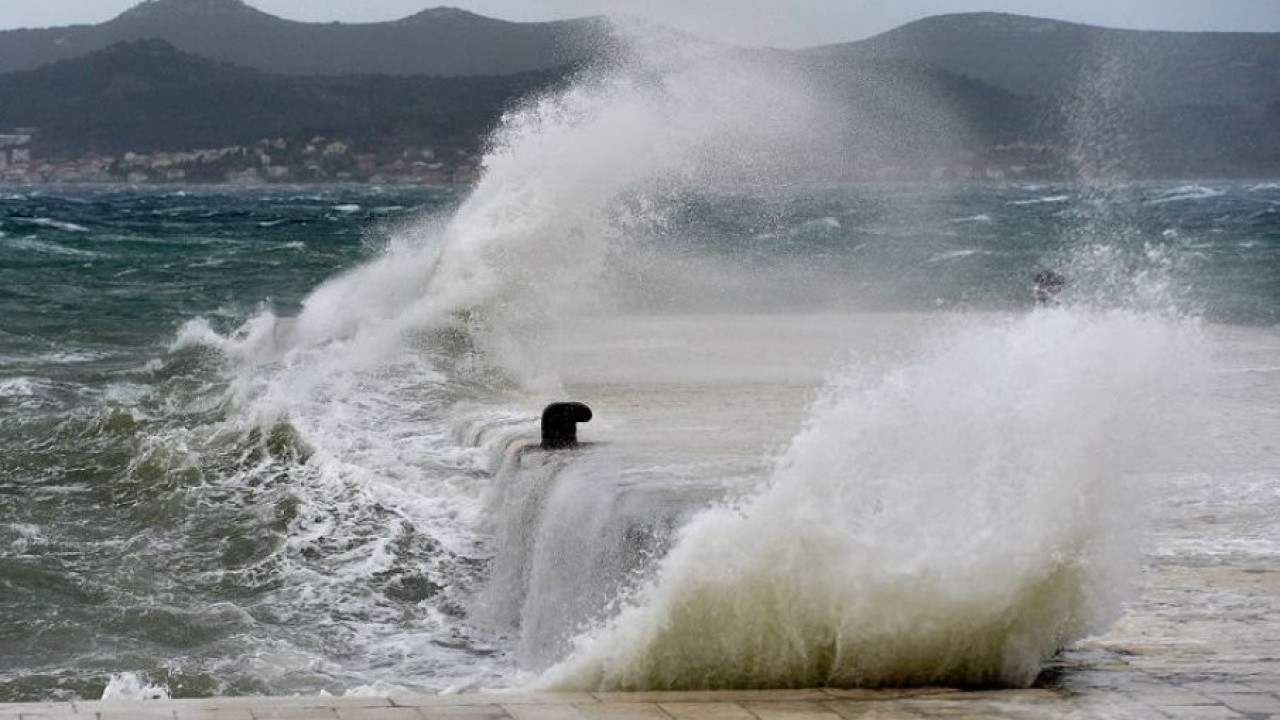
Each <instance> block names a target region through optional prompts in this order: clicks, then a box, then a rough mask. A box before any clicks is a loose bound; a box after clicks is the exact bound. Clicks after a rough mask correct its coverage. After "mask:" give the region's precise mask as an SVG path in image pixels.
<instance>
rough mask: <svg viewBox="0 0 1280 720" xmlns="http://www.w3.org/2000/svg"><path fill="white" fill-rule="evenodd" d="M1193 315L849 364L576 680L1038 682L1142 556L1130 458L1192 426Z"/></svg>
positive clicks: (1102, 618)
mask: <svg viewBox="0 0 1280 720" xmlns="http://www.w3.org/2000/svg"><path fill="white" fill-rule="evenodd" d="M1204 346H1205V344H1204V343H1203V341H1202V340H1201V337H1200V332H1199V329H1198V326H1197V325H1196V324H1195V323H1193V322H1179V321H1175V320H1167V319H1161V318H1158V317H1153V316H1150V315H1146V314H1141V313H1136V312H1131V311H1112V312H1104V313H1095V312H1090V311H1081V310H1068V309H1056V310H1050V311H1043V312H1037V313H1033V314H1031V315H1029V316H1026V317H1024V318H1021V319H1016V320H1011V321H1008V322H1002V323H995V324H993V325H984V324H980V323H975V324H970V325H969V326H967V327H965V328H963V329H961V330H958V331H956V332H955V333H954V334H953V335H952V336H950V337H947V338H944V339H942V340H940V341H939V342H938V343H937V345H936V347H935V348H934V349H933V351H932V352H929V353H926V354H925V356H924V357H923V358H922V359H920V360H919V361H917V362H915V363H913V364H909V365H906V366H904V367H901V368H899V369H897V370H894V371H892V372H889V373H887V374H885V375H883V376H880V377H864V376H863V375H862V374H860V373H859V372H857V371H856V370H852V371H849V372H848V373H846V374H844V375H842V376H841V377H839V378H837V379H835V380H834V381H833V383H832V384H831V386H830V387H829V388H828V390H827V391H826V393H825V395H824V396H823V398H822V399H821V400H820V401H819V402H818V403H817V404H816V405H815V407H814V408H813V410H812V413H811V415H810V417H809V420H808V422H807V423H806V425H805V427H804V429H803V430H802V431H801V432H800V433H799V434H798V435H797V437H796V438H795V440H794V441H793V442H792V444H791V447H790V448H789V450H788V451H787V452H786V453H785V455H784V456H783V457H782V459H781V461H780V462H779V464H778V467H777V469H776V472H775V474H774V478H773V480H772V482H771V484H770V485H769V487H768V488H767V489H765V490H763V491H762V492H760V493H759V494H758V495H757V496H755V497H754V498H752V499H751V500H749V501H748V502H746V503H743V504H741V505H737V506H724V507H717V508H714V509H711V510H709V511H707V512H705V513H703V514H702V515H700V516H699V517H697V518H696V519H695V520H694V521H693V522H691V523H690V524H689V525H688V526H687V527H686V528H685V529H684V530H683V531H682V533H681V536H680V540H679V543H678V545H677V546H676V547H675V548H674V550H673V551H672V552H671V553H670V555H669V556H668V557H667V558H666V559H665V560H664V561H663V563H662V565H661V568H660V571H659V573H658V575H657V577H656V579H655V580H654V581H653V582H652V584H651V585H650V586H648V588H647V589H646V590H645V591H644V592H643V593H642V594H641V596H640V599H639V600H638V602H636V603H635V604H633V605H632V606H630V607H629V608H627V609H626V610H624V611H623V612H622V613H621V614H620V615H618V616H617V617H616V618H615V619H614V620H613V621H612V622H610V623H609V624H608V625H606V626H605V627H603V628H601V629H598V630H597V631H595V632H593V633H590V634H587V635H585V636H583V637H581V638H579V639H578V641H577V649H576V652H575V653H574V655H573V656H571V657H570V658H569V659H567V660H566V661H564V662H563V663H561V664H560V665H559V666H557V667H555V668H552V669H551V670H550V671H548V672H547V673H546V674H545V675H544V676H543V677H542V678H540V679H539V680H538V682H537V683H536V684H537V685H539V686H541V687H548V688H555V689H605V688H607V689H621V690H641V689H694V688H753V687H755V688H766V687H767V688H777V687H809V686H840V687H878V686H897V685H929V684H948V685H977V686H987V685H996V686H1025V685H1028V684H1030V683H1031V682H1032V680H1034V678H1035V677H1036V675H1037V674H1038V673H1039V671H1040V668H1041V665H1042V663H1043V662H1044V660H1045V659H1047V658H1048V657H1050V656H1051V655H1052V654H1054V653H1055V652H1056V651H1058V650H1059V649H1062V648H1064V647H1066V646H1067V645H1069V644H1070V643H1071V642H1073V641H1075V640H1077V639H1079V638H1081V637H1084V636H1086V635H1089V634H1091V633H1096V632H1099V631H1101V630H1104V629H1105V628H1106V627H1107V626H1108V624H1109V623H1110V622H1111V621H1112V620H1113V619H1114V617H1115V616H1116V614H1117V612H1118V609H1119V602H1120V599H1121V595H1122V588H1123V587H1124V584H1125V582H1124V581H1125V580H1126V579H1127V578H1128V577H1129V576H1130V575H1131V574H1132V573H1133V571H1134V569H1135V565H1136V554H1137V553H1136V531H1135V529H1134V521H1133V518H1134V515H1135V513H1134V512H1133V508H1132V506H1131V505H1132V504H1131V498H1130V497H1129V493H1128V492H1127V489H1126V481H1125V477H1126V474H1128V473H1133V472H1139V471H1141V470H1142V467H1141V463H1142V462H1143V461H1144V458H1149V457H1152V456H1153V455H1158V454H1159V453H1160V451H1161V450H1162V449H1164V448H1169V447H1177V446H1178V445H1179V443H1184V442H1185V441H1186V440H1187V438H1188V434H1187V432H1184V430H1186V429H1187V427H1189V426H1188V425H1187V423H1188V422H1190V424H1191V425H1194V424H1195V423H1194V418H1189V416H1193V415H1194V412H1193V411H1192V409H1191V407H1190V406H1189V404H1188V399H1189V398H1194V397H1195V393H1196V392H1197V390H1196V388H1197V387H1198V384H1199V382H1200V379H1201V377H1202V376H1203V375H1204V372H1205V367H1206V362H1207V361H1206V353H1205V349H1204Z"/></svg>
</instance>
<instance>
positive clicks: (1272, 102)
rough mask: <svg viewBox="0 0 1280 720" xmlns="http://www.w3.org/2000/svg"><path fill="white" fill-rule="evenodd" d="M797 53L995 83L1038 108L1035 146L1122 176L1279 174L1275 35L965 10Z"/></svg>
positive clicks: (1279, 38) (1279, 68) (1278, 45)
mask: <svg viewBox="0 0 1280 720" xmlns="http://www.w3.org/2000/svg"><path fill="white" fill-rule="evenodd" d="M800 55H801V56H802V57H804V58H807V59H809V60H811V61H823V62H827V63H834V64H841V63H858V62H868V61H877V62H883V61H886V60H898V61H902V62H911V63H920V64H922V65H925V66H930V67H936V68H941V69H944V70H947V71H950V72H952V73H957V74H960V75H963V76H966V77H970V78H973V79H975V80H978V81H981V82H984V83H988V84H990V85H993V86H995V87H999V88H1002V89H1004V90H1007V91H1009V92H1011V93H1015V94H1016V95H1018V96H1020V97H1022V98H1024V99H1026V100H1028V101H1029V102H1031V103H1032V104H1034V105H1035V106H1038V107H1039V110H1038V111H1037V112H1036V113H1035V117H1036V120H1037V125H1038V128H1039V129H1038V130H1037V131H1036V134H1037V135H1039V137H1040V138H1041V139H1042V140H1043V141H1044V142H1048V143H1051V144H1054V145H1057V146H1059V147H1060V148H1062V151H1063V152H1066V153H1073V152H1074V153H1076V154H1077V155H1079V154H1080V153H1083V154H1085V155H1090V154H1092V155H1093V156H1094V157H1093V158H1091V161H1093V162H1098V163H1102V164H1105V165H1111V166H1114V167H1116V168H1119V169H1122V171H1123V173H1124V174H1128V175H1131V176H1153V175H1154V176H1190V175H1201V176H1203V175H1219V174H1225V175H1268V176H1275V175H1276V174H1278V173H1280V33H1175V32H1146V31H1134V30H1112V29H1106V28H1099V27H1092V26H1087V25H1078V24H1073V23H1066V22H1059V21H1055V20H1042V19H1037V18H1030V17H1023V16H1019V15H1006V14H998V13H968V14H960V15H943V16H938V17H931V18H927V19H924V20H920V21H917V22H913V23H910V24H908V25H904V26H902V27H900V28H897V29H895V30H891V31H889V32H887V33H884V34H882V35H878V36H876V37H873V38H869V39H867V40H862V41H858V42H852V43H844V44H840V45H831V46H825V47H819V48H813V49H810V50H805V51H802V52H801V53H800ZM1073 146H1074V148H1075V149H1074V150H1073V149H1072V148H1073ZM1077 159H1078V158H1077Z"/></svg>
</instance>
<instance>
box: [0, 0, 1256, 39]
mask: <svg viewBox="0 0 1280 720" xmlns="http://www.w3.org/2000/svg"><path fill="white" fill-rule="evenodd" d="M137 2H139V0H45V1H44V2H33V1H32V0H0V28H14V27H47V26H54V25H69V24H75V23H96V22H102V21H103V20H107V19H110V18H111V17H114V16H115V15H117V14H119V13H121V12H123V11H124V10H126V9H128V8H129V7H131V6H133V5H135V4H137ZM247 2H248V3H249V4H250V5H253V6H255V7H257V8H259V9H261V10H264V11H266V12H269V13H272V14H274V15H279V16H281V17H285V18H290V19H294V20H306V21H313V22H328V21H334V20H337V21H341V22H372V21H378V20H393V19H397V18H400V17H404V16H405V15H410V14H412V13H414V12H417V11H419V10H422V9H424V8H427V7H433V6H436V5H442V4H443V5H451V6H454V7H461V8H465V9H468V10H471V11H473V12H477V13H480V14H482V15H488V16H490V17H499V18H504V19H508V20H520V21H529V20H549V19H556V18H566V17H578V16H582V15H593V14H601V13H618V12H621V13H629V14H633V15H639V16H643V17H648V18H651V19H654V20H658V21H661V22H664V23H667V24H670V25H674V26H677V27H680V28H682V29H684V30H687V31H690V32H693V33H696V34H699V35H702V36H704V37H711V38H715V39H718V40H722V41H726V42H734V43H739V44H746V45H775V46H783V47H797V46H806V45H817V44H822V43H832V42H842V41H846V40H854V39H858V38H860V37H865V36H867V35H872V34H875V33H878V32H882V31H884V30H888V29H890V28H892V27H896V26H898V25H901V24H903V23H905V22H909V21H911V20H914V19H917V18H921V17H926V16H929V15H937V14H941V13H949V12H968V11H974V10H993V11H999V12H1013V13H1019V14H1024V15H1035V16H1039V17H1052V18H1058V19H1062V20H1071V21H1076V22H1086V23H1092V24H1096V25H1106V26H1109V27H1125V28H1138V29H1152V30H1223V31H1226V30H1235V31H1240V30H1242V31H1261V32H1280V0H362V2H359V3H353V2H350V1H349V0H247Z"/></svg>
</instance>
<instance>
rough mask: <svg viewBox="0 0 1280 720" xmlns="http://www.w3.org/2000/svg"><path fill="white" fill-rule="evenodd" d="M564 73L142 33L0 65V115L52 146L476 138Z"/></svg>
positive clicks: (456, 143) (64, 150) (461, 143)
mask: <svg viewBox="0 0 1280 720" xmlns="http://www.w3.org/2000/svg"><path fill="white" fill-rule="evenodd" d="M564 73H565V71H563V70H550V71H536V72H528V73H520V74H515V75H504V76H490V77H454V78H441V77H428V76H415V77H395V76H366V77H336V78H335V77H330V78H319V77H290V76H283V75H273V74H268V73H264V72H261V71H259V70H253V69H247V68H240V67H235V66H232V65H228V64H225V63H217V62H214V61H212V60H208V59H205V58H201V57H197V56H194V55H190V54H188V53H184V52H182V51H180V50H178V49H177V48H175V47H173V46H172V45H170V44H169V43H167V42H165V41H163V40H139V41H135V42H128V43H121V44H118V45H114V46H112V47H110V48H107V49H105V50H100V51H97V52H94V53H90V54H89V55H87V56H84V57H81V58H76V59H74V60H64V61H62V62H58V63H55V64H52V65H48V66H45V67H41V68H38V69H36V70H30V71H26V72H19V73H10V74H7V75H0V127H34V128H39V132H38V134H37V137H36V140H35V141H34V143H35V144H34V148H33V149H34V150H36V152H37V154H39V155H41V156H46V157H76V156H78V155H80V154H82V153H86V152H98V153H123V152H127V151H130V150H133V151H154V150H184V149H191V148H206V147H217V146H220V145H228V144H235V143H245V142H253V141H254V140H255V139H258V138H273V137H277V136H284V137H290V138H294V139H297V138H300V137H302V136H304V135H306V136H310V135H326V136H328V137H351V136H359V137H361V138H366V139H367V140H368V144H369V145H379V144H382V145H394V146H406V145H413V144H416V145H425V146H437V147H458V148H468V149H471V150H474V149H476V148H477V147H478V146H479V144H480V142H481V139H480V136H482V135H483V134H484V133H486V132H488V131H489V130H490V129H492V127H493V125H494V124H495V123H496V122H497V119H498V118H499V117H500V116H501V114H502V112H503V111H504V110H506V109H508V108H509V107H510V106H511V104H512V103H513V102H514V101H515V100H516V99H518V98H520V97H523V96H525V95H528V94H530V93H533V92H536V91H538V90H540V89H543V88H546V87H548V86H550V85H553V84H555V83H557V82H560V81H561V80H562V79H563V78H564Z"/></svg>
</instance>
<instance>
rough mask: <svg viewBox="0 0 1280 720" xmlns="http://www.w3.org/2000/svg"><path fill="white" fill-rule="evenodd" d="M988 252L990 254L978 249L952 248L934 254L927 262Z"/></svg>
mask: <svg viewBox="0 0 1280 720" xmlns="http://www.w3.org/2000/svg"><path fill="white" fill-rule="evenodd" d="M986 254H988V253H987V252H986V251H984V250H976V249H966V250H951V251H948V252H944V253H938V254H937V255H934V256H933V257H931V258H929V259H928V260H926V261H925V262H926V263H928V264H933V263H939V262H946V261H947V260H958V259H960V258H966V257H971V256H973V255H986Z"/></svg>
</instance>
